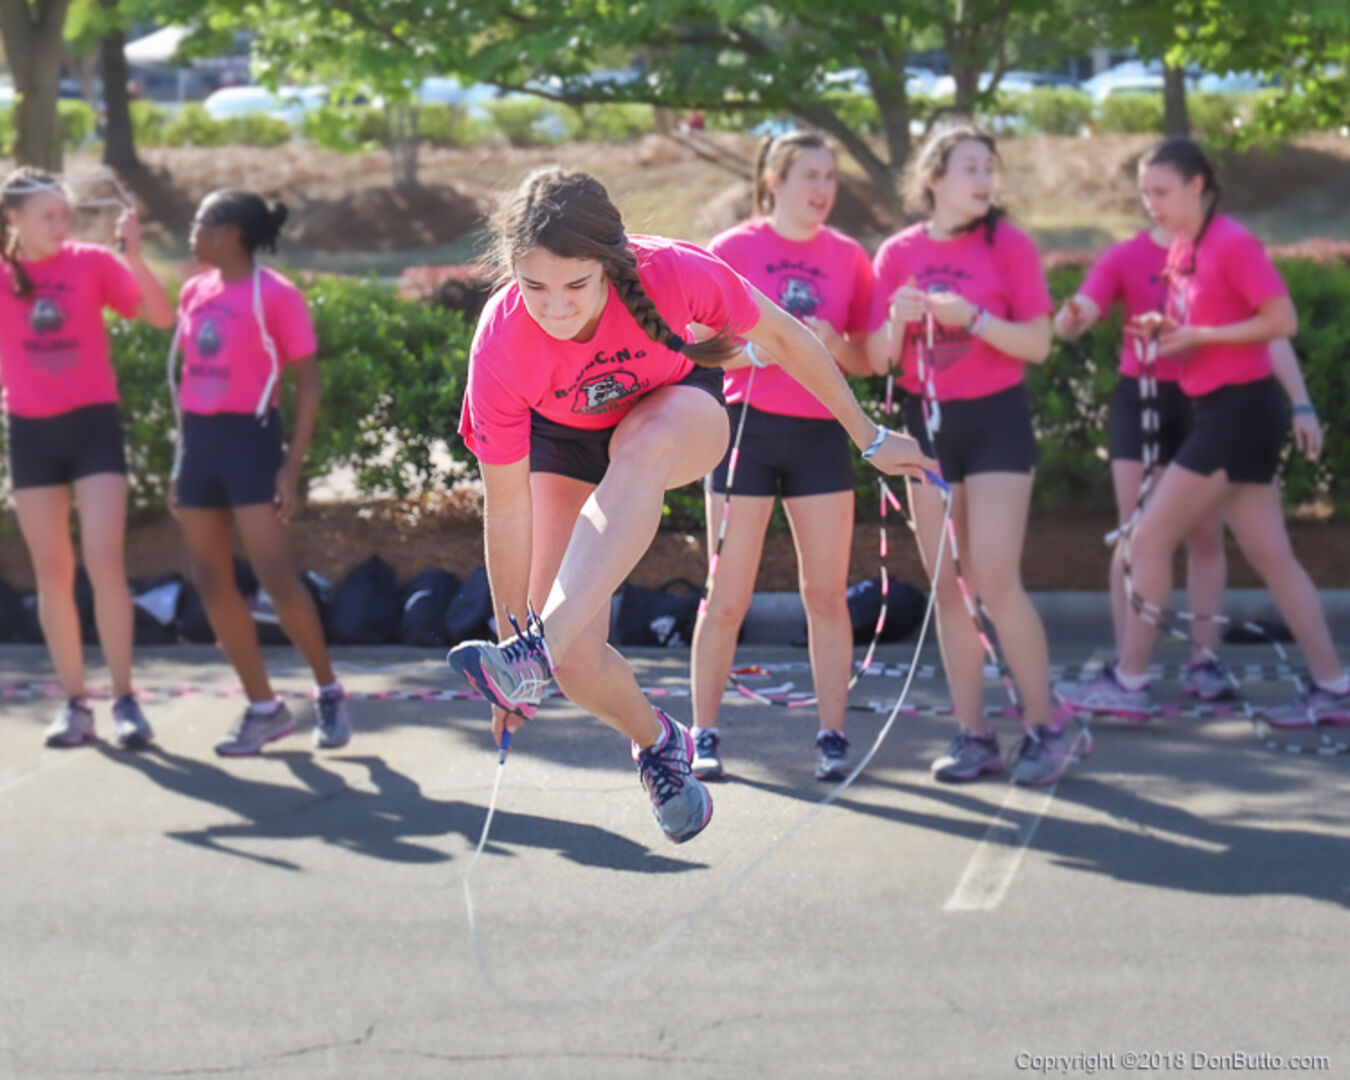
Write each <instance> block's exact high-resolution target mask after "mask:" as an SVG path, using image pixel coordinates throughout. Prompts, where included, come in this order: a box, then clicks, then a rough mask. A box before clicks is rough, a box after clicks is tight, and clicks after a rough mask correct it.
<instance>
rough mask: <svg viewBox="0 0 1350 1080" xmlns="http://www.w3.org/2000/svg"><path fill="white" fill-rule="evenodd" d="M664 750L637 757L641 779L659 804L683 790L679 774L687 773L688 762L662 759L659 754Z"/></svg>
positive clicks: (645, 751) (669, 737) (670, 736)
mask: <svg viewBox="0 0 1350 1080" xmlns="http://www.w3.org/2000/svg"><path fill="white" fill-rule="evenodd" d="M674 737H675V736H674V735H669V736H667V738H668V739H673V738H674ZM665 749H666V747H664V746H663V747H661V749H660V750H651V749H648V750H643V751H642V753H641V755H639V756H640V757H641V759H642V764H643V769H642V778H643V780H644V781H645V782H646V785H647V788H648V790H649V791H651V792H652V793H653V794H654V795H655V796H656V801H657V802H659V803H664V802H667V801H669V800H670V799H673V798H674V797H675V796H676V795H678V794H679V793H680V792H681V791H682V790H684V777H683V776H682V775H680V774H681V773H686V774H687V773H688V772H689V763H688V762H685V761H679V760H676V761H670V760H668V759H666V758H664V757H662V756H661V753H662V751H663V750H665Z"/></svg>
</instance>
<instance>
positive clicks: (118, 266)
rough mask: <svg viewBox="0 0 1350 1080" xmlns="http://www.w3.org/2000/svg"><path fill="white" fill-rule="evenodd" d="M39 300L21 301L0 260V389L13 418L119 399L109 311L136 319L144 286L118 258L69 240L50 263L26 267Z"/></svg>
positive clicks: (8, 270) (9, 270) (6, 266)
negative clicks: (107, 319) (105, 320)
mask: <svg viewBox="0 0 1350 1080" xmlns="http://www.w3.org/2000/svg"><path fill="white" fill-rule="evenodd" d="M20 262H21V264H22V265H23V268H24V269H25V270H26V271H27V272H28V276H29V277H31V278H32V279H33V286H34V291H33V295H32V296H31V297H29V298H28V299H27V300H20V299H19V298H18V297H17V296H15V295H14V271H13V269H12V268H11V266H10V265H9V262H8V260H4V259H0V382H3V383H4V408H5V411H6V412H7V413H11V414H13V415H14V416H26V417H43V416H56V415H57V414H58V413H64V412H70V411H71V410H72V409H80V408H83V407H84V406H86V405H104V404H108V403H110V402H115V401H116V400H117V377H116V376H115V375H114V374H113V369H112V361H111V359H110V358H109V352H108V331H107V328H106V327H105V326H104V325H103V309H104V308H111V309H112V310H113V311H115V312H117V314H119V315H121V316H122V317H123V318H126V319H130V318H131V317H132V316H134V315H135V314H136V309H137V308H138V307H139V306H140V303H141V287H140V286H139V285H138V284H137V283H136V278H135V275H133V274H132V272H131V271H130V270H129V269H128V268H127V266H126V264H125V263H123V262H122V260H121V259H119V258H118V257H117V256H116V255H114V254H113V253H112V252H111V251H109V250H108V249H107V248H105V247H100V246H99V245H97V244H81V243H77V242H75V241H68V242H66V243H65V244H63V245H62V247H61V250H60V251H59V252H57V253H56V254H55V255H53V256H51V258H48V259H39V260H38V261H36V262H28V261H27V260H22V259H21V260H20Z"/></svg>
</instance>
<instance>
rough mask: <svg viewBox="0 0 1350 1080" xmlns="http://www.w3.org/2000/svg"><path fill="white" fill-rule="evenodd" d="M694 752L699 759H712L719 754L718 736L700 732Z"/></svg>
mask: <svg viewBox="0 0 1350 1080" xmlns="http://www.w3.org/2000/svg"><path fill="white" fill-rule="evenodd" d="M694 751H695V752H696V753H697V754H698V756H699V757H711V756H712V755H713V754H715V753H717V736H716V735H714V734H713V733H712V732H711V731H700V732H699V733H698V738H696V739H695V740H694Z"/></svg>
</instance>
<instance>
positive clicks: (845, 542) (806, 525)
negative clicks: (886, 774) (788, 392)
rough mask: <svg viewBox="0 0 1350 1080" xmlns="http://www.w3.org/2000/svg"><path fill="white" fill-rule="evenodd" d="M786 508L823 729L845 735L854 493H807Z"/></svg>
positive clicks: (850, 657) (850, 653) (850, 655)
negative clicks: (846, 591)
mask: <svg viewBox="0 0 1350 1080" xmlns="http://www.w3.org/2000/svg"><path fill="white" fill-rule="evenodd" d="M784 505H785V506H786V509H787V516H788V522H789V524H790V525H791V526H792V538H793V541H794V542H795V543H796V546H797V577H798V580H799V582H800V583H801V593H802V603H803V605H804V606H805V608H806V632H807V641H808V644H809V647H810V651H811V676H812V678H813V679H814V681H815V687H816V698H817V700H818V701H819V706H818V708H819V710H820V726H821V727H822V728H827V729H828V730H830V731H843V730H844V707H845V705H846V703H847V701H848V679H849V669H850V667H851V666H852V662H853V624H852V622H851V620H850V619H849V614H848V598H847V597H846V596H845V590H846V589H847V588H848V563H849V556H850V554H851V553H852V549H853V492H852V491H840V492H834V493H831V494H827V495H804V496H800V497H798V498H795V499H787V500H785V503H784Z"/></svg>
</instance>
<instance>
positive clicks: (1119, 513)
mask: <svg viewBox="0 0 1350 1080" xmlns="http://www.w3.org/2000/svg"><path fill="white" fill-rule="evenodd" d="M1143 476H1144V466H1143V463H1142V462H1139V461H1129V460H1126V459H1122V458H1118V459H1116V460H1115V461H1113V462H1111V481H1112V487H1113V488H1114V489H1115V493H1116V523H1117V524H1118V525H1122V526H1123V525H1124V524H1125V523H1126V522H1127V521H1129V520H1130V515H1131V514H1133V513H1134V507H1135V504H1136V503H1137V502H1138V501H1139V485H1140V483H1142V481H1143ZM1128 612H1129V599H1128V598H1127V597H1126V595H1125V567H1124V562H1123V552H1122V548H1121V544H1120V543H1119V542H1117V543H1116V546H1115V550H1114V551H1112V552H1111V625H1112V627H1113V628H1114V630H1115V638H1116V655H1117V656H1119V655H1120V652H1121V650H1122V649H1123V648H1124V647H1125V619H1126V616H1127V614H1128Z"/></svg>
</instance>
